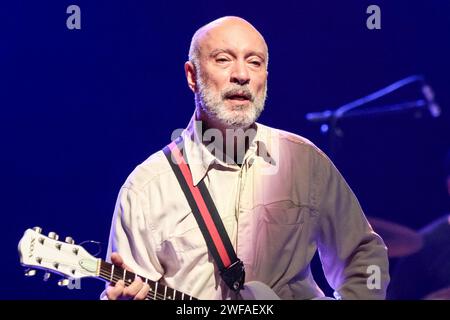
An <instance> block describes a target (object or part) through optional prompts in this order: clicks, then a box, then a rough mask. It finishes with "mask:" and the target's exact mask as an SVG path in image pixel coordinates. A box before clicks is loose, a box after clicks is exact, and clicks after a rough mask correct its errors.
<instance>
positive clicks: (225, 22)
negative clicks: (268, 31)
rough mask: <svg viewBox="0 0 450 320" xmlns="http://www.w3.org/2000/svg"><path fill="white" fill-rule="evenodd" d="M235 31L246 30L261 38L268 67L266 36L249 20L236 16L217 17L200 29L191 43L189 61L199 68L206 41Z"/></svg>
mask: <svg viewBox="0 0 450 320" xmlns="http://www.w3.org/2000/svg"><path fill="white" fill-rule="evenodd" d="M233 31H234V32H241V33H242V32H245V33H248V34H249V35H253V36H254V37H256V38H258V39H259V41H260V44H261V46H262V48H263V49H262V50H263V51H264V52H263V53H264V55H265V60H266V68H267V65H268V62H269V51H268V47H267V43H266V41H265V40H264V37H263V36H262V35H261V33H259V31H258V30H256V28H255V27H254V26H253V25H251V24H250V23H249V22H248V21H246V20H245V19H242V18H240V17H234V16H227V17H222V18H219V19H216V20H214V21H211V22H210V23H208V24H206V25H204V26H203V27H201V28H200V29H198V30H197V31H196V32H195V33H194V35H193V37H192V40H191V45H190V48H189V61H191V62H192V63H193V64H194V65H195V66H196V67H197V68H198V67H199V65H200V63H199V62H200V58H201V56H202V53H203V50H202V49H203V48H204V47H205V42H208V41H209V40H217V41H220V39H217V36H218V34H220V35H223V34H230V32H233Z"/></svg>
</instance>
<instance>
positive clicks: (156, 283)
mask: <svg viewBox="0 0 450 320" xmlns="http://www.w3.org/2000/svg"><path fill="white" fill-rule="evenodd" d="M157 293H158V282H155V296H154V297H153V300H156V294H157Z"/></svg>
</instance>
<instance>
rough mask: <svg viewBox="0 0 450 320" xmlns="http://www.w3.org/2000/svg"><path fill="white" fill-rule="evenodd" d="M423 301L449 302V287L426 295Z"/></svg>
mask: <svg viewBox="0 0 450 320" xmlns="http://www.w3.org/2000/svg"><path fill="white" fill-rule="evenodd" d="M423 299H424V300H450V287H446V288H442V289H439V290H437V291H434V292H432V293H430V294H427V295H426V296H425V297H424V298H423Z"/></svg>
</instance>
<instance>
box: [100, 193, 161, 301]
mask: <svg viewBox="0 0 450 320" xmlns="http://www.w3.org/2000/svg"><path fill="white" fill-rule="evenodd" d="M147 198H148V196H146V195H144V194H143V193H139V192H136V191H134V190H132V189H130V188H128V187H122V188H121V190H120V192H119V196H118V199H117V202H116V206H115V209H114V216H113V219H112V223H111V231H110V236H109V243H108V250H107V255H106V261H108V262H111V254H112V253H113V252H117V253H119V254H120V255H121V256H122V258H123V260H124V263H125V264H126V265H127V266H129V267H130V268H131V269H132V270H133V272H135V273H136V274H138V275H139V276H141V277H143V278H148V279H150V280H153V281H158V280H159V279H160V278H161V276H162V274H163V273H164V271H163V267H162V266H161V264H160V262H159V261H158V257H157V254H156V252H157V244H156V243H155V241H154V238H153V230H152V228H151V226H150V224H149V223H147V221H146V212H145V210H148V208H149V205H148V203H149V199H147ZM146 208H147V209H146ZM105 297H106V295H105V291H103V292H102V294H101V296H100V298H101V299H105Z"/></svg>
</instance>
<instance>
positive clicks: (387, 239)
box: [367, 217, 423, 258]
mask: <svg viewBox="0 0 450 320" xmlns="http://www.w3.org/2000/svg"><path fill="white" fill-rule="evenodd" d="M367 219H368V220H369V223H370V224H371V225H372V228H373V230H374V231H375V232H376V233H378V234H379V235H380V236H381V238H383V240H384V243H385V244H386V246H387V248H388V255H389V257H391V258H395V257H404V256H408V255H410V254H413V253H415V252H418V251H419V250H420V249H421V248H422V246H423V237H422V235H421V234H420V233H418V232H416V231H414V230H413V229H410V228H408V227H406V226H403V225H400V224H397V223H394V222H390V221H387V220H383V219H379V218H374V217H367Z"/></svg>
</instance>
